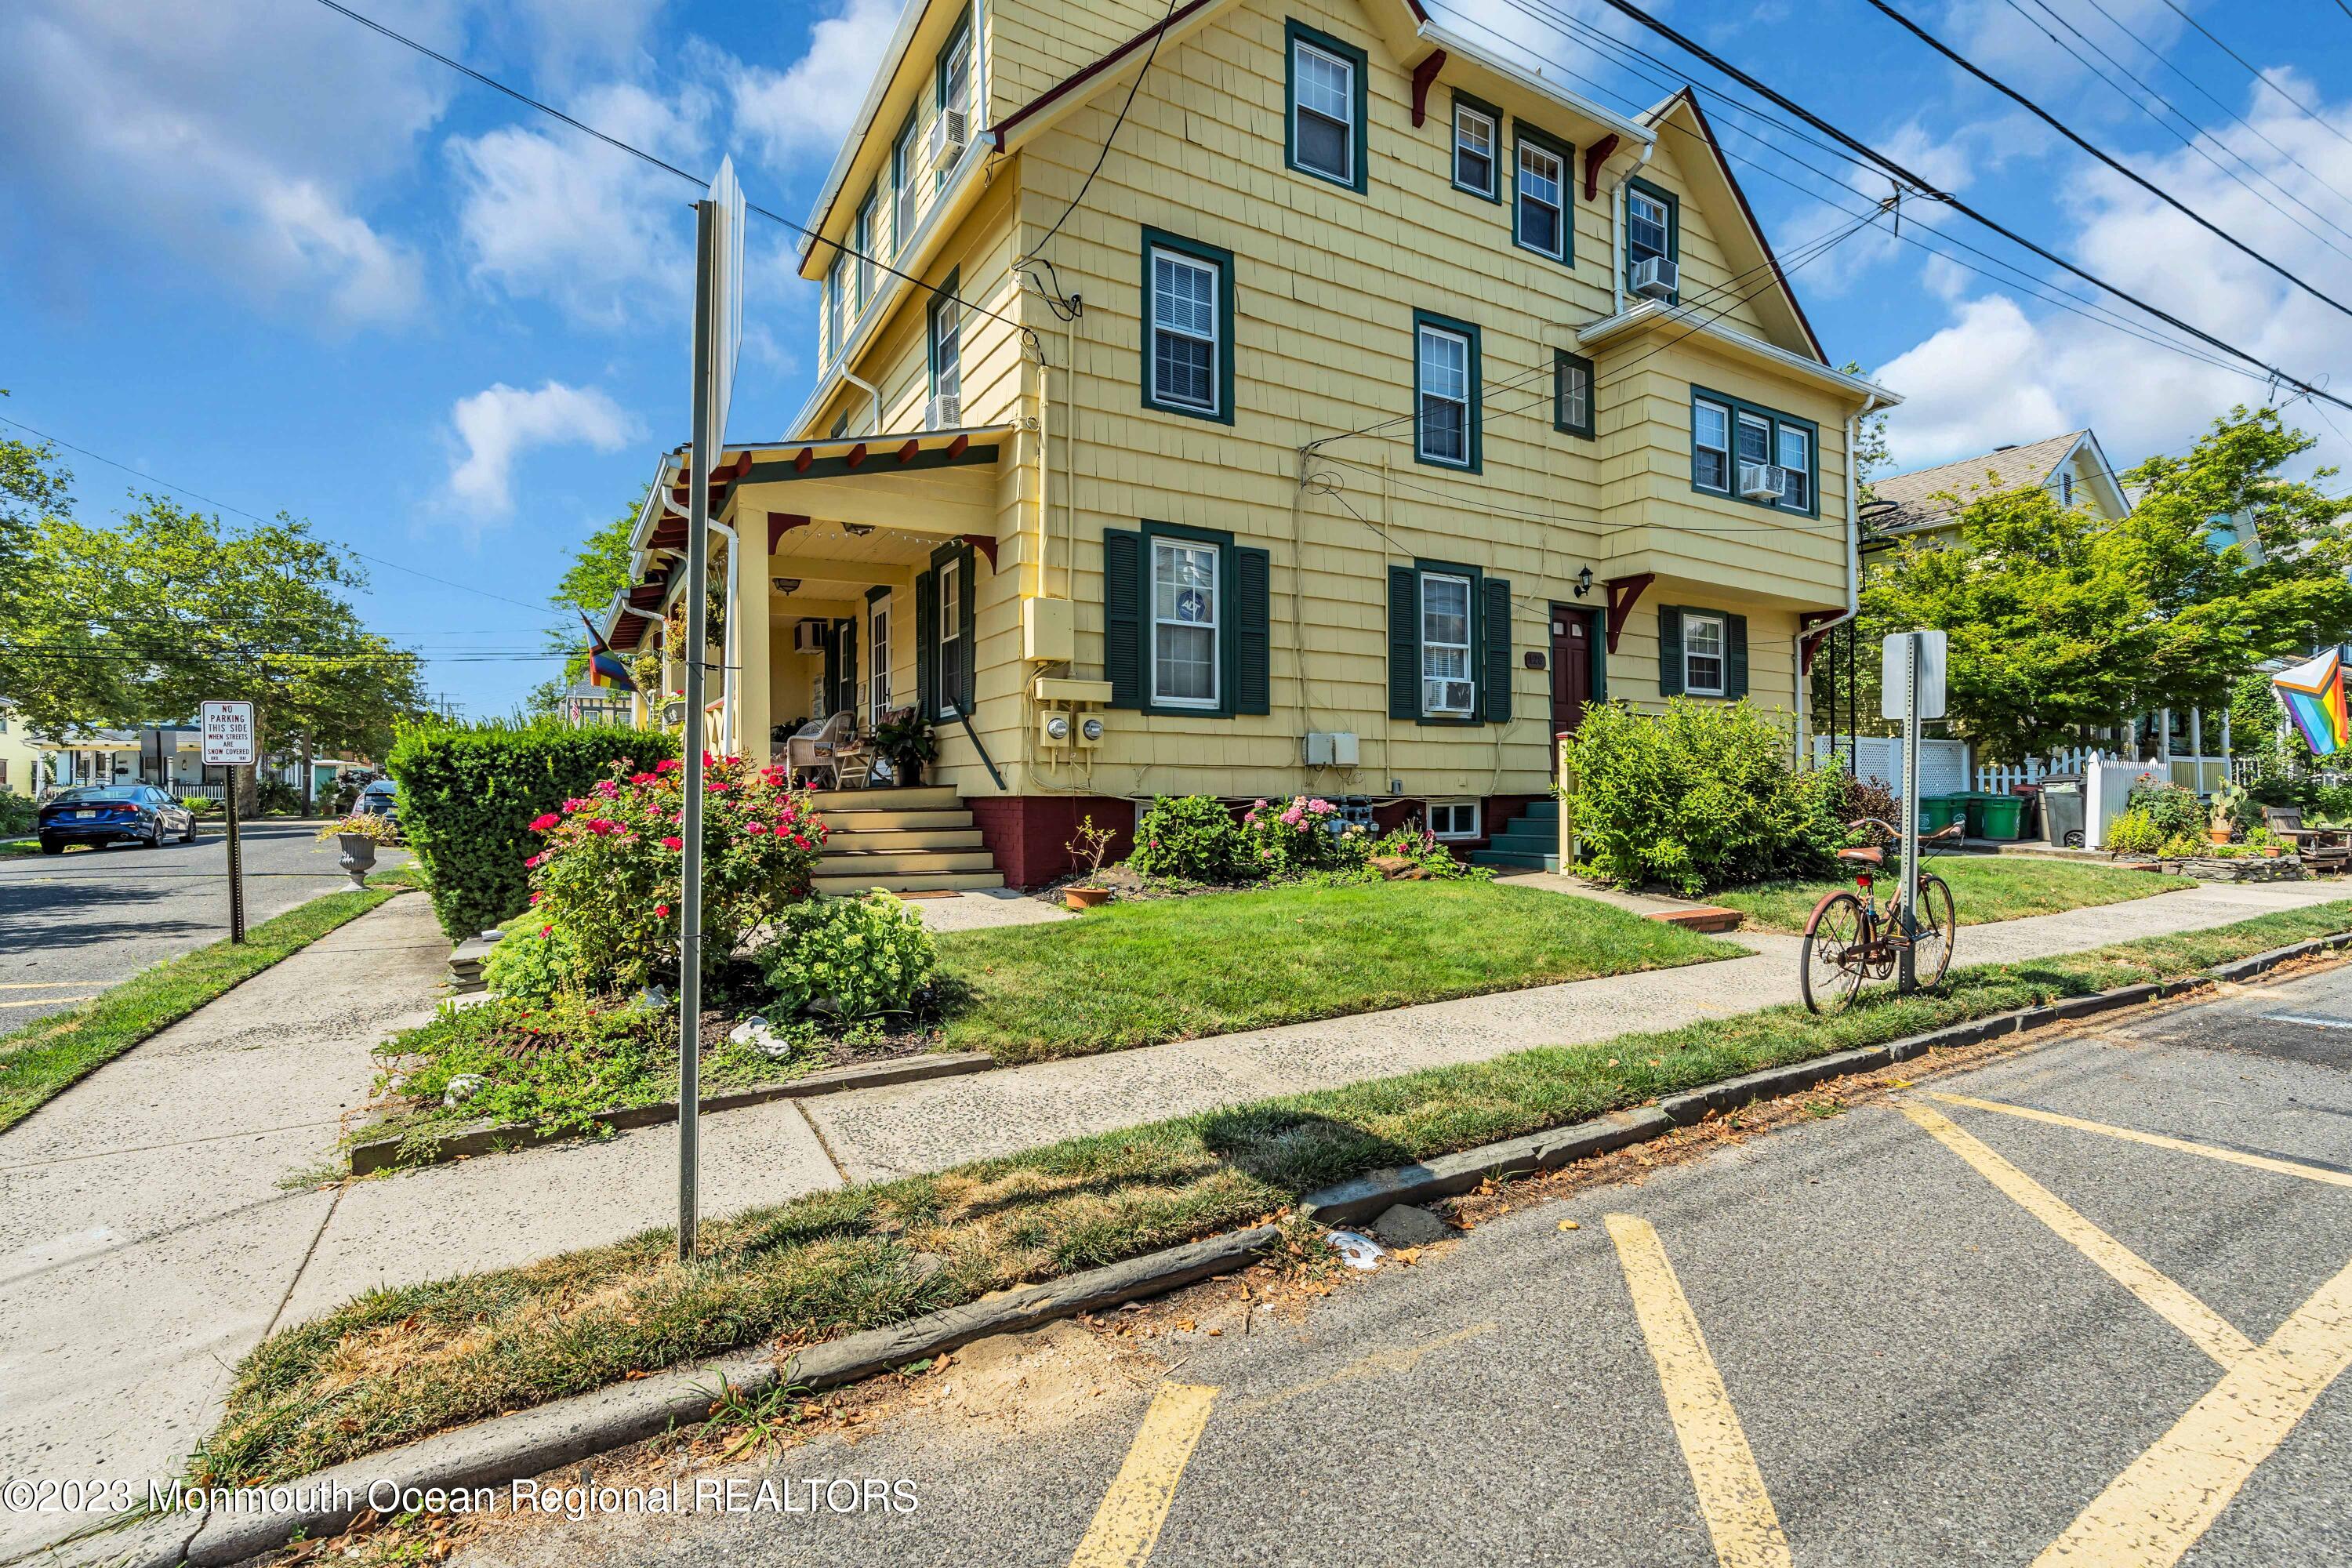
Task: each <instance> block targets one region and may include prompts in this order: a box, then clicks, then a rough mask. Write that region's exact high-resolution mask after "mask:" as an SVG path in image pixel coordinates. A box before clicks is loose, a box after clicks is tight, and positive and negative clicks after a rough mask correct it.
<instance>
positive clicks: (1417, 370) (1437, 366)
mask: <svg viewBox="0 0 2352 1568" xmlns="http://www.w3.org/2000/svg"><path fill="white" fill-rule="evenodd" d="M1413 404H1414V420H1413V425H1414V433H1413V456H1414V457H1416V458H1419V459H1420V460H1421V461H1423V462H1424V463H1439V464H1443V465H1444V466H1445V467H1447V468H1476V467H1477V466H1478V338H1477V330H1476V329H1475V328H1474V327H1470V326H1468V325H1466V324H1465V323H1463V322H1459V321H1444V320H1443V319H1441V318H1433V317H1429V316H1416V318H1415V319H1414V322H1413Z"/></svg>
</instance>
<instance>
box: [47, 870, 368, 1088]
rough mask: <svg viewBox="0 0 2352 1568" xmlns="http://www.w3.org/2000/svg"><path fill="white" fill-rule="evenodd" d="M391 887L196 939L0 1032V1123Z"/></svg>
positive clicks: (331, 897) (331, 898) (357, 912)
mask: <svg viewBox="0 0 2352 1568" xmlns="http://www.w3.org/2000/svg"><path fill="white" fill-rule="evenodd" d="M392 897H394V889H389V888H386V889H376V888H370V889H368V890H367V891H365V892H361V891H358V890H356V889H354V890H352V891H350V892H343V893H329V894H327V895H326V896H324V897H323V898H317V899H312V900H310V902H309V903H307V904H301V905H298V906H297V907H296V908H294V909H291V910H288V911H286V913H284V914H282V915H279V916H278V918H277V919H275V920H268V921H262V922H261V924H259V925H257V926H254V927H252V928H250V929H249V930H247V932H246V933H245V938H246V940H245V945H244V946H243V947H238V946H236V945H235V944H234V943H232V942H226V941H224V942H215V943H213V944H212V945H211V946H210V947H200V948H198V949H196V950H195V952H187V953H183V954H181V955H180V956H179V957H177V958H173V959H168V960H166V961H165V962H163V963H159V964H156V965H155V966H154V967H152V968H151V969H144V970H142V971H140V972H139V973H137V974H134V975H132V976H131V978H130V979H128V980H126V981H124V982H123V983H122V984H120V985H117V986H115V987H114V988H112V989H111V990H110V991H107V992H105V993H104V994H101V995H100V996H99V997H98V998H97V999H96V1000H95V1001H93V1002H91V1003H89V1005H86V1006H82V1007H78V1008H76V1009H75V1010H74V1011H72V1012H70V1013H56V1014H52V1015H50V1016H48V1017H46V1018H39V1019H36V1020H35V1021H34V1022H32V1023H30V1024H27V1025H26V1026H24V1027H22V1028H20V1029H13V1030H10V1031H9V1032H8V1033H6V1034H5V1035H0V1131H7V1129H9V1128H11V1127H14V1126H15V1125H16V1123H17V1122H19V1121H23V1120H25V1118H26V1117H27V1116H30V1115H31V1114H32V1113H33V1111H34V1110H35V1109H37V1107H38V1106H39V1105H40V1104H41V1103H42V1102H43V1101H45V1100H50V1099H52V1098H54V1097H55V1096H57V1095H58V1094H61V1093H63V1092H64V1091H65V1090H66V1089H68V1088H70V1087H71V1086H72V1085H73V1084H74V1082H75V1081H76V1080H77V1079H82V1078H84V1077H87V1076H88V1075H89V1074H90V1073H93V1072H96V1071H97V1070H98V1069H99V1068H100V1067H103V1066H104V1065H105V1064H106V1063H108V1062H110V1061H112V1060H113V1059H114V1058H116V1057H119V1056H121V1054H122V1053H123V1052H125V1051H127V1050H129V1049H130V1048H131V1047H133V1046H135V1045H137V1044H138V1043H139V1042H140V1041H142V1040H143V1039H145V1038H147V1037H149V1036H150V1035H152V1034H154V1033H156V1032H157V1031H158V1030H161V1029H163V1028H167V1027H169V1026H171V1025H173V1024H176V1023H178V1022H179V1021H180V1020H181V1019H183V1018H184V1017H186V1016H188V1015H189V1014H191V1013H193V1012H194V1011H195V1010H196V1009H197V1008H199V1007H201V1006H203V1005H205V1003H207V1002H209V1001H211V1000H212V999H213V998H214V997H215V996H218V995H220V994H222V993H223V992H225V991H226V990H228V989H229V988H230V987H231V986H233V985H236V984H238V983H239V982H241V981H245V980H249V979H251V978H252V977H253V976H255V975H256V974H258V973H261V972H262V971H263V970H265V969H267V968H268V967H269V966H270V965H271V964H273V963H278V961H279V960H280V959H284V958H290V957H291V956H293V955H294V954H295V953H297V952H301V951H302V949H304V948H306V947H308V946H310V944H311V943H312V942H316V941H318V940H319V939H320V937H322V936H324V935H326V934H327V933H328V932H329V931H333V930H334V929H335V928H336V927H337V926H340V925H342V924H343V923H345V922H346V921H352V920H356V919H358V918H359V917H360V916H361V915H363V914H365V913H367V912H368V910H372V909H374V908H375V907H376V906H377V905H378V904H381V903H383V901H384V900H386V899H389V898H392Z"/></svg>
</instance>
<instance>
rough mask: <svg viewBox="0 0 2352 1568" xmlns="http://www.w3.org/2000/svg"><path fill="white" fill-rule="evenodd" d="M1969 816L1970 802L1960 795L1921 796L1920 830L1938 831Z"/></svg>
mask: <svg viewBox="0 0 2352 1568" xmlns="http://www.w3.org/2000/svg"><path fill="white" fill-rule="evenodd" d="M1967 816H1968V803H1967V802H1966V801H1965V800H1963V799H1962V798H1961V797H1959V796H1958V795H1921V796H1920V797H1919V831H1920V832H1922V833H1938V832H1941V831H1942V830H1943V829H1945V828H1947V827H1949V826H1951V825H1952V824H1954V823H1955V822H1959V821H1963V820H1965V819H1966V817H1967Z"/></svg>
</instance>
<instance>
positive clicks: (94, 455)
mask: <svg viewBox="0 0 2352 1568" xmlns="http://www.w3.org/2000/svg"><path fill="white" fill-rule="evenodd" d="M0 424H5V425H13V426H16V428H17V429H19V430H22V431H24V432H25V433H26V435H28V436H32V437H36V438H37V439H39V440H42V441H46V442H47V443H48V444H49V445H51V446H53V447H64V448H65V449H66V450H67V451H68V452H77V453H79V454H80V455H81V456H83V457H85V458H89V460H90V461H92V462H94V463H104V464H105V465H106V466H107V467H108V468H120V469H121V470H122V471H123V472H124V473H126V474H130V475H132V476H134V477H136V478H138V479H144V480H146V481H147V482H148V483H149V484H151V485H155V486H158V487H160V488H161V489H167V490H169V491H171V492H172V493H173V495H182V496H186V497H187V498H188V499H189V500H198V501H202V502H204V503H205V505H206V506H209V507H216V508H218V509H219V510H222V511H226V512H229V513H232V514H233V515H235V516H237V517H242V518H245V519H247V520H248V521H253V522H257V523H259V524H261V525H262V526H263V527H264V528H267V527H268V526H270V525H271V524H272V523H274V522H276V521H278V520H277V519H275V518H268V517H263V516H261V515H260V514H259V513H257V512H250V511H247V510H245V509H244V508H243V507H236V506H231V505H229V504H228V503H227V502H226V501H219V500H213V498H212V497H210V496H208V495H205V494H203V493H201V492H200V491H196V490H192V489H188V488H187V487H186V486H185V485H175V484H173V483H172V482H171V481H170V480H168V479H158V478H156V477H155V476H154V475H153V474H151V473H149V472H148V471H147V470H146V469H144V468H132V467H131V465H130V464H129V463H124V462H119V461H117V460H116V459H115V458H110V457H108V456H106V455H105V454H104V453H102V452H93V451H91V450H90V449H89V447H77V446H75V445H74V444H73V443H72V442H71V441H67V440H63V439H61V438H59V437H56V436H52V435H49V434H48V433H47V432H46V431H42V430H36V429H34V428H33V426H30V425H27V424H26V423H25V422H24V421H23V420H21V419H11V418H9V417H8V416H6V415H5V414H0ZM320 543H321V544H330V545H332V546H333V547H334V548H336V549H337V550H340V551H341V552H344V553H345V554H347V555H352V556H355V557H357V558H358V559H359V560H362V561H367V562H373V563H374V564H376V565H378V566H388V567H390V568H392V570H394V572H405V573H407V574H409V575H410V576H412V577H422V578H424V579H425V581H426V582H428V583H438V584H441V585H442V586H443V587H445V588H456V589H458V590H459V591H461V592H463V593H467V594H478V595H481V596H482V597H483V598H485V599H496V600H498V601H499V603H500V604H503V605H521V606H522V608H524V609H526V610H530V611H531V612H532V613H533V614H536V615H542V616H543V615H545V614H547V606H546V605H533V604H530V603H528V602H526V601H524V600H521V599H510V598H509V597H507V596H506V595H504V594H493V593H491V592H490V591H489V590H488V588H477V587H475V586H473V585H472V584H469V583H458V582H453V581H452V580H450V579H449V578H446V577H436V576H435V575H434V574H432V573H430V572H420V571H418V570H417V569H416V568H415V567H414V566H404V565H403V564H401V563H399V562H397V561H387V560H385V559H384V558H383V556H381V555H370V554H369V553H368V552H365V551H364V550H354V549H352V547H351V546H350V545H348V544H345V543H342V542H341V541H338V540H332V539H321V540H320ZM547 624H548V625H549V626H560V625H562V624H564V623H562V622H560V621H550V622H548V623H547Z"/></svg>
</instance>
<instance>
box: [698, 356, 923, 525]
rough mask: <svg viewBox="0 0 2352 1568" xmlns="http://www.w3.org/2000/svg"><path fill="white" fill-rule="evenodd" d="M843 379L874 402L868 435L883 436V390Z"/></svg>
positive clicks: (858, 378)
mask: <svg viewBox="0 0 2352 1568" xmlns="http://www.w3.org/2000/svg"><path fill="white" fill-rule="evenodd" d="M841 379H842V380H844V381H845V382H847V383H849V384H850V385H852V386H854V387H856V388H857V390H858V391H860V392H862V393H864V394H865V395H866V396H868V397H870V398H872V399H873V400H874V421H873V427H872V428H871V429H869V430H867V431H866V434H867V435H869V436H879V435H880V434H882V389H881V388H880V387H878V386H877V385H875V384H873V383H872V382H870V381H868V380H866V378H865V377H864V376H862V375H856V374H851V373H850V372H849V371H847V370H844V371H843V372H842V373H841ZM710 526H711V527H713V528H716V527H718V526H719V525H718V524H717V523H715V522H714V523H712V524H711V525H710Z"/></svg>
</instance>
